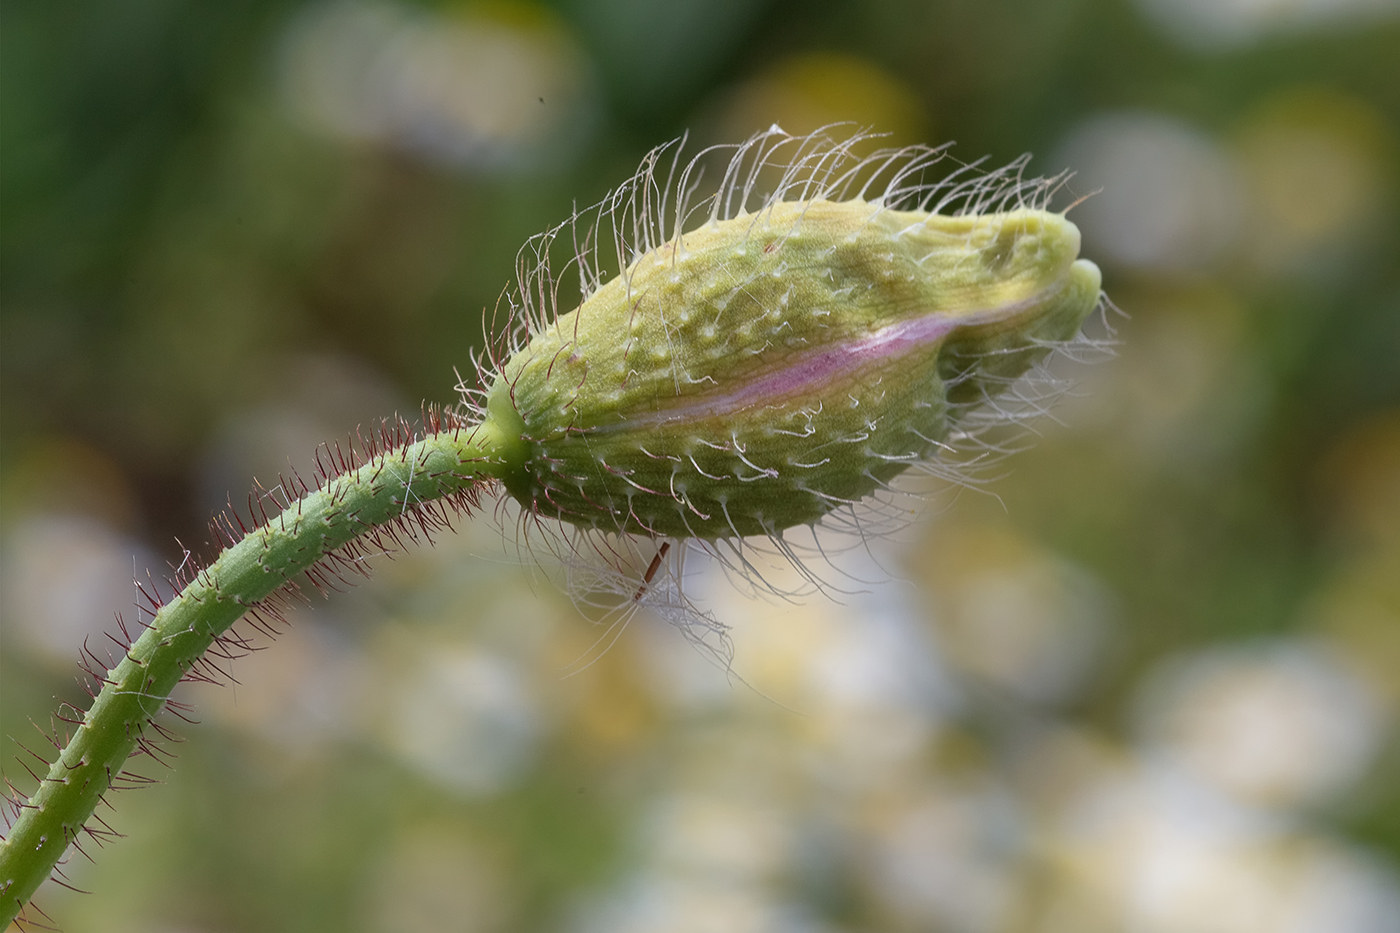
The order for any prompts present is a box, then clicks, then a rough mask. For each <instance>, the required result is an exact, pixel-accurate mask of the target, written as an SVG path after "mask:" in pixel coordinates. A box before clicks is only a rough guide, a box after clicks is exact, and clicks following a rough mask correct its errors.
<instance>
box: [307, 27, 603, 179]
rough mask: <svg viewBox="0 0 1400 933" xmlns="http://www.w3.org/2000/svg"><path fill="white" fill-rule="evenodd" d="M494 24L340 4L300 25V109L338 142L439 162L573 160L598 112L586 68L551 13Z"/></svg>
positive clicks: (490, 165)
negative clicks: (370, 145)
mask: <svg viewBox="0 0 1400 933" xmlns="http://www.w3.org/2000/svg"><path fill="white" fill-rule="evenodd" d="M497 12H498V13H507V12H509V13H511V14H513V15H509V16H506V15H502V16H499V17H497V16H488V15H486V14H484V13H482V12H480V11H464V10H458V9H457V8H446V9H444V10H443V11H441V12H436V13H434V12H428V11H425V10H422V9H420V8H415V7H410V6H406V5H403V4H399V3H392V2H377V0H335V2H331V3H326V4H321V5H316V6H312V7H310V8H309V9H308V10H307V11H306V12H305V13H304V14H302V15H301V16H300V17H298V18H297V19H296V20H294V21H293V23H292V24H291V27H290V28H289V30H288V33H287V36H286V42H285V46H284V49H283V61H282V75H281V77H282V90H283V95H284V97H285V98H286V100H287V103H288V105H289V107H290V109H291V111H292V112H293V113H295V114H297V115H299V116H301V117H303V118H305V119H306V120H307V121H308V122H309V123H310V124H311V125H312V126H315V127H317V128H319V129H320V130H322V131H323V132H326V133H328V134H330V135H333V136H337V137H341V138H344V139H349V140H366V141H372V142H378V143H387V144H389V145H392V146H396V147H398V148H401V149H405V150H408V151H411V152H415V153H417V154H419V155H421V156H424V157H426V158H428V159H431V160H433V161H436V162H441V163H445V164H448V165H461V166H469V167H472V168H476V169H489V170H505V171H513V170H518V169H521V168H522V167H530V166H535V165H539V164H542V163H558V162H562V161H565V160H566V159H567V158H568V156H569V153H570V152H572V151H574V150H576V149H577V144H578V142H579V140H580V139H581V138H582V136H583V134H584V133H586V132H587V131H588V129H589V128H590V126H591V124H592V123H593V122H594V120H595V119H596V111H597V109H598V102H597V95H596V91H595V89H594V79H593V75H592V70H591V68H590V66H589V63H588V61H587V59H586V57H585V56H584V53H583V52H582V50H581V49H580V48H579V46H578V45H577V43H576V42H575V41H574V40H573V38H572V37H571V36H570V35H569V33H568V32H567V31H566V30H565V29H564V28H563V26H562V25H561V24H560V23H558V22H556V21H555V20H553V19H552V18H550V17H549V16H548V14H547V13H545V12H544V11H543V10H542V9H538V8H535V7H533V6H529V5H526V4H515V5H510V6H502V7H500V8H499V9H498V10H497Z"/></svg>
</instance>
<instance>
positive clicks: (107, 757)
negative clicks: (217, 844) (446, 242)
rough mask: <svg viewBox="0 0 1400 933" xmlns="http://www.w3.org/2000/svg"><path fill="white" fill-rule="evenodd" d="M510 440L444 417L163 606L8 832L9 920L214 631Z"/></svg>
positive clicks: (4, 916) (2, 866)
mask: <svg viewBox="0 0 1400 933" xmlns="http://www.w3.org/2000/svg"><path fill="white" fill-rule="evenodd" d="M509 447H510V441H509V439H508V438H507V437H506V436H503V435H502V433H501V432H500V430H499V429H498V427H497V426H496V424H495V422H494V421H492V420H491V419H490V418H488V419H487V420H486V421H485V422H484V423H482V424H480V425H476V426H461V427H451V426H444V428H443V429H442V430H440V431H438V433H431V434H428V435H426V436H425V437H423V438H422V439H421V440H419V441H417V442H416V443H413V444H410V445H408V446H404V447H398V448H396V449H392V450H388V451H386V452H383V453H380V454H378V455H376V456H374V457H373V458H371V459H370V460H369V461H368V462H366V463H365V464H364V465H363V466H361V467H359V468H358V469H354V470H350V471H347V472H346V473H344V474H343V475H341V476H338V477H336V478H334V479H331V480H329V481H328V482H327V483H325V485H324V486H322V488H320V489H318V490H316V491H314V492H311V493H308V494H307V495H306V496H304V497H303V498H302V499H301V500H300V501H297V502H293V503H291V505H290V506H289V507H288V508H287V509H285V510H284V511H283V512H282V513H281V514H280V515H278V516H275V517H273V518H272V519H271V520H270V521H268V522H267V523H266V524H264V525H263V526H261V527H259V528H256V529H254V530H253V531H250V532H248V533H247V534H246V535H244V536H243V538H242V539H241V540H240V541H238V542H237V543H235V544H233V545H231V546H230V547H228V548H227V549H226V550H225V551H224V552H223V553H222V554H220V555H219V557H218V559H217V560H215V561H214V562H213V563H212V564H210V565H209V566H208V567H207V568H205V569H204V570H203V571H201V572H199V573H198V574H196V575H195V577H194V579H193V580H192V581H191V582H190V583H189V585H188V586H186V587H185V588H184V589H183V590H182V591H181V592H180V593H179V595H177V596H176V597H175V598H173V599H172V600H170V602H168V603H166V604H165V605H164V606H162V607H161V608H160V610H159V611H158V612H157V613H156V614H155V617H154V618H153V619H152V620H151V624H150V627H149V628H147V629H146V631H145V632H143V633H142V635H141V637H140V638H138V639H137V640H136V641H135V642H134V643H133V644H132V645H131V647H130V649H129V650H128V651H127V653H126V657H125V658H123V659H122V661H121V662H120V663H119V664H117V665H116V666H115V667H113V668H112V669H111V670H109V671H107V673H106V677H105V678H104V680H103V685H102V690H101V692H100V693H99V694H98V695H97V698H96V700H94V701H93V704H92V708H91V709H89V710H88V712H87V714H86V715H85V716H84V717H83V722H82V724H81V725H80V726H79V727H78V729H77V731H76V732H75V733H74V734H73V736H72V738H71V740H70V741H69V742H68V745H67V747H65V748H64V749H63V751H62V752H61V753H60V754H59V756H58V758H57V759H55V760H54V762H53V765H52V767H51V768H50V769H49V773H48V776H47V777H45V778H44V779H43V780H42V781H41V782H40V784H39V787H38V789H37V790H36V791H35V792H34V795H33V796H32V797H30V798H29V801H28V802H27V803H25V804H24V805H23V807H22V808H21V810H20V813H19V817H18V819H16V821H15V823H14V825H13V826H12V827H11V828H10V833H9V836H8V838H6V839H5V840H4V841H3V842H0V929H4V928H5V927H6V926H7V925H8V924H9V923H10V921H11V920H13V919H14V918H15V917H16V916H17V915H18V913H19V912H20V911H21V910H22V909H23V908H24V905H25V904H26V903H28V901H29V898H30V897H31V896H33V894H34V891H35V889H36V888H38V887H39V885H40V884H41V883H42V882H43V881H44V879H46V878H47V877H48V876H49V874H50V872H51V871H52V870H53V868H54V866H55V864H57V863H58V860H59V859H60V858H62V857H63V854H64V853H65V852H66V851H67V849H68V846H69V844H70V843H72V842H73V841H74V840H75V839H76V838H77V836H78V834H79V832H80V831H82V828H83V826H84V824H85V823H86V822H87V820H88V819H89V818H90V817H91V816H92V813H93V810H94V809H95V808H96V806H97V804H98V801H99V800H100V798H101V796H102V794H103V793H104V792H105V791H106V790H107V789H108V788H109V787H111V786H112V781H113V779H114V778H115V777H117V776H118V775H119V774H120V773H121V770H122V767H123V765H124V764H125V762H126V760H127V758H128V757H129V756H130V755H131V754H132V752H133V751H135V750H136V748H137V746H138V744H140V743H141V741H142V737H143V734H144V733H145V731H146V730H147V728H148V726H149V725H150V722H151V718H152V717H153V716H155V715H156V714H157V713H159V712H160V711H161V709H162V708H164V706H165V703H166V700H167V699H168V698H169V696H170V691H171V690H172V689H173V688H174V687H175V685H176V684H177V683H179V682H180V679H181V678H182V677H184V676H185V674H186V673H187V672H188V671H189V670H190V667H191V665H193V664H195V663H196V662H198V661H199V659H200V658H201V657H202V656H203V655H204V652H205V650H206V649H208V648H209V646H210V645H211V644H212V643H213V641H214V639H215V638H217V637H218V636H219V635H221V634H222V633H223V632H225V631H226V630H227V629H228V628H229V626H231V625H233V623H234V622H236V621H238V619H239V618H240V617H241V616H242V615H243V614H244V613H245V612H247V611H248V610H249V609H251V608H253V607H254V606H255V604H257V603H258V602H259V601H261V600H263V599H266V598H267V597H268V596H270V595H272V594H273V593H274V592H275V591H276V590H277V589H278V588H279V587H281V586H283V585H284V584H286V583H287V582H288V581H289V580H290V579H291V578H292V577H293V576H294V575H296V574H297V573H299V572H301V571H303V570H306V569H307V568H309V567H311V565H313V564H314V563H316V562H317V561H318V560H321V559H322V558H324V557H326V556H327V555H329V554H331V553H332V552H333V551H335V550H336V549H337V548H341V547H344V546H345V545H347V544H349V543H351V542H352V541H354V540H355V539H356V538H358V537H360V536H361V535H363V534H366V533H368V532H372V531H373V530H374V529H376V528H379V527H381V526H384V525H386V524H389V523H392V522H395V521H397V520H400V519H403V518H404V517H405V516H406V515H411V513H412V511H413V510H414V509H415V508H416V507H417V506H418V505H420V504H422V503H425V502H429V501H433V500H437V499H441V498H443V497H445V496H450V495H452V494H453V493H460V492H463V491H466V490H468V489H470V488H471V486H472V485H473V484H474V483H475V482H476V481H477V478H478V477H479V476H481V475H483V474H485V475H488V476H489V475H492V474H494V473H495V472H496V470H497V469H498V465H499V463H500V455H501V453H502V452H503V451H504V450H506V449H508V448H509Z"/></svg>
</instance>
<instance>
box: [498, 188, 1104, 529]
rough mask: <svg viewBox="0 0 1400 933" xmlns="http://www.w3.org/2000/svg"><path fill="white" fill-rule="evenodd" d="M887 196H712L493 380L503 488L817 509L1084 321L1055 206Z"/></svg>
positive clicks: (756, 522) (744, 520)
mask: <svg viewBox="0 0 1400 933" xmlns="http://www.w3.org/2000/svg"><path fill="white" fill-rule="evenodd" d="M817 193H818V195H825V194H830V193H831V192H829V191H818V192H817ZM892 201H894V202H897V199H894V198H891V196H890V192H889V191H887V192H886V194H885V196H884V197H882V198H880V199H878V200H871V201H867V200H864V199H862V198H859V197H857V198H854V199H850V200H831V199H828V198H827V197H824V196H817V197H810V198H806V199H791V200H788V199H783V198H781V197H773V198H770V199H769V200H768V201H767V202H766V203H764V204H763V205H762V207H761V208H760V209H759V210H757V211H755V212H753V213H747V212H744V211H742V210H741V211H739V212H737V213H736V214H735V216H731V217H729V218H727V219H723V218H721V217H720V216H719V211H718V210H716V211H715V212H714V213H712V215H711V218H710V220H709V222H707V223H705V224H703V225H702V226H700V227H699V228H698V229H695V230H692V231H689V232H686V233H684V234H679V233H678V234H677V235H674V236H672V237H671V238H670V239H668V240H666V241H665V242H662V243H658V244H657V245H655V246H653V247H652V248H650V249H647V250H646V251H644V252H642V253H641V255H639V256H637V257H636V258H635V259H634V260H633V261H631V262H630V263H629V264H628V265H627V267H626V268H625V269H624V270H623V272H622V274H620V275H618V276H616V277H614V278H613V279H612V280H610V281H608V282H607V283H606V284H601V285H600V286H599V287H598V288H597V289H596V290H594V291H593V292H592V293H591V294H589V295H588V296H587V297H586V299H585V300H584V301H583V302H582V303H581V304H580V306H579V307H578V308H577V309H576V310H574V311H571V312H569V313H567V314H563V315H560V316H558V317H557V318H556V319H554V320H553V321H552V322H551V323H548V324H547V326H544V327H542V328H540V329H537V330H536V332H535V333H533V335H532V336H531V337H530V339H529V340H528V342H527V343H526V344H525V345H524V346H523V347H521V348H520V349H519V350H517V352H516V353H514V354H513V355H512V357H511V358H510V359H509V361H508V362H506V364H505V365H504V367H503V368H502V370H501V372H500V373H499V375H498V376H497V378H496V379H495V381H494V384H493V385H492V387H491V389H490V392H489V396H488V409H489V413H490V416H491V418H492V419H493V420H494V421H495V423H496V425H497V426H498V428H499V429H500V430H502V432H503V433H505V434H508V435H510V436H512V437H516V436H518V438H519V443H516V444H513V445H512V446H511V448H510V449H509V452H508V453H507V454H506V457H505V462H504V463H503V464H502V467H501V470H500V475H501V478H502V480H503V481H504V483H505V486H506V488H507V489H508V490H509V491H510V493H511V494H512V495H514V496H515V498H517V499H518V500H520V501H521V502H522V503H524V504H526V505H527V506H528V507H529V508H531V509H533V510H535V511H537V512H538V513H541V514H545V515H550V516H556V517H558V518H562V519H564V520H566V521H569V522H572V523H574V524H576V525H582V526H589V527H597V528H601V529H605V530H609V531H620V532H635V533H644V534H652V535H660V536H673V537H693V538H700V539H706V540H714V539H719V538H728V537H735V536H739V537H742V536H748V535H760V534H769V535H773V534H777V533H780V532H781V531H782V530H784V529H786V528H791V527H793V526H797V525H806V524H812V523H814V522H816V521H818V520H819V519H821V518H822V516H824V515H825V514H826V513H828V512H830V511H831V510H832V509H834V508H836V507H838V506H841V505H844V504H850V503H854V502H857V501H859V500H861V499H863V498H865V497H866V496H868V495H870V494H871V493H872V492H874V491H875V490H876V489H878V488H880V487H882V486H883V485H884V484H886V483H887V482H888V481H889V480H891V479H892V478H893V477H894V476H896V475H897V474H899V473H900V472H901V471H903V470H905V469H906V468H908V467H909V466H910V465H912V464H915V463H918V462H921V461H925V460H928V459H930V458H933V457H935V455H937V454H938V453H939V451H940V449H941V448H944V447H946V445H947V442H948V438H949V436H950V432H953V431H956V430H957V425H958V422H959V419H960V416H961V414H962V413H964V412H965V411H969V410H972V409H974V408H976V407H977V406H978V405H980V404H982V403H984V402H987V401H989V400H991V399H993V398H994V397H995V396H996V395H997V394H998V393H999V392H1001V391H1002V390H1004V389H1005V388H1006V387H1007V386H1008V385H1010V384H1011V382H1013V381H1014V380H1015V379H1016V378H1017V377H1019V376H1021V375H1022V374H1023V373H1024V372H1025V371H1026V370H1027V369H1029V368H1030V367H1031V366H1032V365H1033V364H1034V363H1035V362H1036V361H1037V360H1038V359H1040V358H1041V357H1043V356H1044V355H1045V354H1046V353H1047V352H1048V351H1049V349H1050V348H1051V347H1053V346H1054V345H1055V344H1057V343H1060V342H1063V341H1067V340H1069V339H1071V338H1072V337H1074V336H1075V334H1077V333H1078V331H1079V328H1080V326H1081V324H1082V323H1083V321H1084V319H1085V317H1086V316H1087V315H1088V314H1089V313H1090V311H1091V310H1093V309H1094V308H1095V307H1096V306H1097V304H1098V301H1099V272H1098V269H1097V268H1096V267H1095V266H1094V265H1093V263H1091V262H1088V261H1087V260H1082V259H1077V255H1078V250H1079V232H1078V230H1077V229H1076V228H1075V227H1074V225H1073V224H1072V223H1070V222H1069V221H1067V220H1065V219H1064V218H1063V217H1062V216H1060V215H1058V214H1054V213H1049V212H1047V211H1044V210H1037V209H1032V208H1016V209H1011V210H1004V211H1001V212H995V213H965V214H963V215H961V216H948V215H945V214H939V213H934V212H930V211H927V210H900V209H895V208H894V207H891V206H890V205H891V203H892ZM716 202H717V203H718V202H719V198H717V199H716ZM681 216H683V212H682V215H681ZM677 226H679V224H678V225H677Z"/></svg>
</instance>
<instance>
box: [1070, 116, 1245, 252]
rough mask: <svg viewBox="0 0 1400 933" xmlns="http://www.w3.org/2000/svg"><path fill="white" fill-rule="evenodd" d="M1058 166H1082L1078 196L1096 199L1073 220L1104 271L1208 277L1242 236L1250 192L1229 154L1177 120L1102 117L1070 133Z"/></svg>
mask: <svg viewBox="0 0 1400 933" xmlns="http://www.w3.org/2000/svg"><path fill="white" fill-rule="evenodd" d="M1052 164H1053V165H1056V166H1072V167H1073V169H1074V172H1075V175H1074V178H1073V179H1072V181H1071V182H1070V190H1072V191H1073V192H1074V193H1075V194H1078V195H1085V194H1090V193H1091V192H1096V193H1094V194H1093V196H1092V197H1090V198H1088V199H1087V200H1085V201H1084V202H1083V203H1082V204H1080V205H1079V206H1077V207H1076V208H1074V210H1073V211H1072V212H1071V215H1072V217H1073V219H1074V222H1075V223H1077V224H1078V225H1079V229H1080V230H1081V231H1082V233H1083V235H1084V252H1085V254H1086V255H1091V256H1093V257H1094V258H1095V259H1096V260H1098V261H1100V262H1102V263H1105V264H1116V265H1120V266H1125V267H1128V268H1132V269H1141V270H1145V271H1151V272H1164V273H1195V272H1200V271H1202V270H1204V269H1205V268H1206V267H1208V266H1209V265H1210V264H1211V263H1213V262H1214V261H1216V260H1217V259H1218V258H1219V257H1220V256H1221V255H1222V254H1223V253H1224V252H1225V251H1226V250H1227V249H1228V248H1230V247H1231V245H1232V244H1233V243H1234V241H1235V239H1236V237H1237V235H1238V233H1239V229H1240V221H1241V214H1242V208H1243V192H1242V189H1241V183H1240V178H1239V174H1238V171H1237V169H1236V167H1235V165H1234V163H1233V162H1232V161H1231V158H1230V156H1229V154H1228V153H1226V152H1225V150H1224V149H1222V148H1221V147H1220V146H1219V145H1218V144H1217V143H1216V142H1215V141H1214V140H1212V139H1211V138H1210V137H1208V136H1206V135H1205V134H1204V133H1202V132H1200V131H1199V130H1197V129H1195V128H1193V127H1191V126H1189V125H1187V124H1186V123H1183V122H1181V121H1179V120H1175V119H1173V118H1171V117H1168V116H1164V115H1160V114H1154V113H1145V112H1142V113H1140V112H1120V113H1105V114H1100V115H1099V116H1096V117H1093V118H1091V119H1089V120H1087V121H1085V122H1083V123H1081V124H1079V125H1078V126H1077V127H1075V128H1074V129H1073V130H1071V132H1070V134H1069V136H1068V137H1067V138H1066V139H1065V140H1064V142H1062V143H1061V144H1060V146H1059V147H1058V149H1057V150H1056V152H1055V155H1054V157H1053V160H1052Z"/></svg>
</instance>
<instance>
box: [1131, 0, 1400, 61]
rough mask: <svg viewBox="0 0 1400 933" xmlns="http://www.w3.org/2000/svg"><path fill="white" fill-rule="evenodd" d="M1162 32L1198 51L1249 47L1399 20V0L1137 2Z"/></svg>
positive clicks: (1152, 0) (1167, 0)
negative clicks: (1280, 36) (1279, 36)
mask: <svg viewBox="0 0 1400 933" xmlns="http://www.w3.org/2000/svg"><path fill="white" fill-rule="evenodd" d="M1137 5H1138V6H1139V7H1140V8H1141V9H1142V11H1143V13H1145V14H1146V15H1147V17H1148V18H1149V19H1150V20H1151V21H1152V22H1154V23H1155V24H1157V25H1158V26H1159V27H1160V28H1161V29H1162V31H1163V32H1164V33H1165V34H1166V35H1167V36H1169V37H1171V38H1172V39H1175V40H1177V41H1178V42H1180V43H1181V44H1183V45H1185V46H1188V47H1190V48H1196V49H1219V48H1229V47H1231V46H1239V45H1246V44H1249V43H1251V42H1255V41H1258V40H1260V39H1262V38H1264V37H1266V36H1269V35H1271V34H1275V33H1297V32H1309V31H1313V30H1316V29H1320V28H1335V27H1337V26H1346V25H1356V26H1360V25H1363V24H1366V23H1368V22H1375V21H1378V20H1384V19H1389V18H1392V17H1394V16H1395V15H1397V14H1400V3H1397V2H1396V0H1137Z"/></svg>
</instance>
